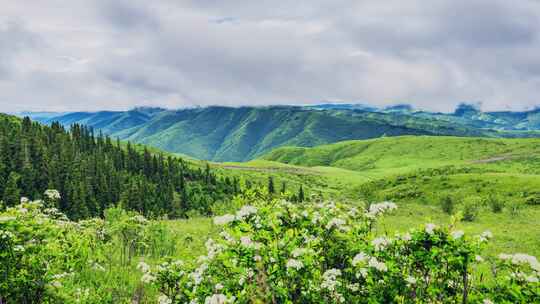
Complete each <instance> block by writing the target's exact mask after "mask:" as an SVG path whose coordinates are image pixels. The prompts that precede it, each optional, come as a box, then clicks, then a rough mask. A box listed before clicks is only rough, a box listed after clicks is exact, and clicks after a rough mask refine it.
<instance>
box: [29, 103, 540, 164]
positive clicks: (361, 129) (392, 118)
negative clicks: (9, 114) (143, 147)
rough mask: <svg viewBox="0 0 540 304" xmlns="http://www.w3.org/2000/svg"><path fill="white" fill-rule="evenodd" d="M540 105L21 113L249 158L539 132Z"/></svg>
mask: <svg viewBox="0 0 540 304" xmlns="http://www.w3.org/2000/svg"><path fill="white" fill-rule="evenodd" d="M539 113H540V111H539V110H535V111H529V112H487V113H484V112H481V111H479V110H477V109H476V108H474V107H472V106H468V105H462V106H460V107H459V108H458V109H457V110H456V112H455V113H451V114H445V113H431V112H424V111H416V110H414V109H412V108H411V107H410V106H407V105H401V106H395V107H390V108H386V109H376V108H373V107H367V106H361V105H347V104H341V105H336V104H323V105H317V106H269V107H221V106H212V107H205V108H191V109H181V110H166V109H161V108H146V107H141V108H135V109H132V110H129V111H100V112H71V113H58V115H54V114H51V113H28V112H27V113H22V114H20V115H21V116H30V117H31V118H32V119H34V120H37V121H40V122H42V123H46V124H50V123H52V122H53V121H58V122H60V123H61V124H62V125H64V126H69V125H71V124H74V123H77V124H83V125H87V126H90V127H92V128H94V129H96V130H99V131H101V132H103V133H104V134H107V135H110V136H112V137H119V138H120V139H122V140H129V141H133V142H137V143H142V144H147V145H151V146H154V147H157V148H160V149H163V150H166V151H169V152H174V153H182V154H185V155H188V156H191V157H194V158H198V159H205V160H212V161H246V160H251V159H254V158H257V157H260V156H262V155H264V154H265V153H268V152H269V151H271V150H273V149H275V148H278V147H281V146H301V147H312V146H316V145H322V144H328V143H334V142H338V141H344V140H353V139H369V138H377V137H381V136H400V135H448V136H474V137H538V136H540V132H539V131H538V129H540V123H539V122H540V114H539Z"/></svg>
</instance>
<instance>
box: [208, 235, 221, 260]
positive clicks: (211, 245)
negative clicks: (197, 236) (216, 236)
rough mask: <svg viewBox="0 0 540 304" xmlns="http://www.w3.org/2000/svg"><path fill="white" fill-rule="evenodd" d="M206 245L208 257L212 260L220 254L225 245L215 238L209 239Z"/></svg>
mask: <svg viewBox="0 0 540 304" xmlns="http://www.w3.org/2000/svg"><path fill="white" fill-rule="evenodd" d="M204 245H205V246H206V250H207V254H206V257H207V259H209V260H212V259H213V258H214V257H215V256H216V255H218V254H219V253H220V252H221V251H222V250H223V246H222V245H220V244H218V243H216V242H214V240H212V239H208V240H207V241H206V243H205V244H204Z"/></svg>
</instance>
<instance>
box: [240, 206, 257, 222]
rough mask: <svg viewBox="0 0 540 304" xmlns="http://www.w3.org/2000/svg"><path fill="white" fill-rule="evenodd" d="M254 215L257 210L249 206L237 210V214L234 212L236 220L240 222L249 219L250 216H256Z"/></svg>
mask: <svg viewBox="0 0 540 304" xmlns="http://www.w3.org/2000/svg"><path fill="white" fill-rule="evenodd" d="M256 213H257V208H256V207H254V206H250V205H245V206H243V207H242V208H240V210H238V212H236V219H237V220H239V221H241V220H243V219H245V218H247V217H249V216H250V215H252V214H256Z"/></svg>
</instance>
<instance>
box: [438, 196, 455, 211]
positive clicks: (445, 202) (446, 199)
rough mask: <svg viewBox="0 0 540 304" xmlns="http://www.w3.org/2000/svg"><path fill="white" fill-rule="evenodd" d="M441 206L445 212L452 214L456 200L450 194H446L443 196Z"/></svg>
mask: <svg viewBox="0 0 540 304" xmlns="http://www.w3.org/2000/svg"><path fill="white" fill-rule="evenodd" d="M440 204H441V208H442V210H443V211H444V213H447V214H452V213H453V212H454V201H453V200H452V198H451V197H450V196H449V195H445V196H443V197H442V198H441V203H440Z"/></svg>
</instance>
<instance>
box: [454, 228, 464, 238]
mask: <svg viewBox="0 0 540 304" xmlns="http://www.w3.org/2000/svg"><path fill="white" fill-rule="evenodd" d="M463 234H464V232H463V230H456V231H452V234H451V235H452V238H453V239H454V240H457V239H460V238H461V237H462V236H463Z"/></svg>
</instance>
